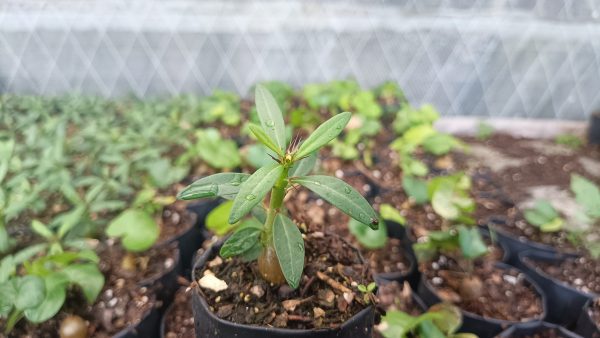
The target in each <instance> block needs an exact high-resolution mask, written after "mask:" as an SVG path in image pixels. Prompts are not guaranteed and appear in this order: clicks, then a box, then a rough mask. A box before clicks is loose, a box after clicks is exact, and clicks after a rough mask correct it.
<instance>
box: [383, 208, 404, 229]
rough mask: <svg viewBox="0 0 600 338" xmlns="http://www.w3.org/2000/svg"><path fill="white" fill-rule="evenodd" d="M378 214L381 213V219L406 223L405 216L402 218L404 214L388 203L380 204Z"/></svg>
mask: <svg viewBox="0 0 600 338" xmlns="http://www.w3.org/2000/svg"><path fill="white" fill-rule="evenodd" d="M379 214H380V215H381V218H382V219H385V220H389V221H392V222H396V223H398V224H401V225H405V224H406V218H404V216H402V215H401V214H400V211H398V210H396V208H394V207H393V206H391V205H390V204H387V203H385V204H382V205H381V206H380V207H379Z"/></svg>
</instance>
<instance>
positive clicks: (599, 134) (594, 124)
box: [587, 112, 600, 145]
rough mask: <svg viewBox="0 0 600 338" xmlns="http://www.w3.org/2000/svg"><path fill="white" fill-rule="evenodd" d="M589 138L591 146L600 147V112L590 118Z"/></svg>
mask: <svg viewBox="0 0 600 338" xmlns="http://www.w3.org/2000/svg"><path fill="white" fill-rule="evenodd" d="M587 138H588V143H589V144H594V145H600V112H595V113H593V114H592V116H590V125H589V127H588V135H587Z"/></svg>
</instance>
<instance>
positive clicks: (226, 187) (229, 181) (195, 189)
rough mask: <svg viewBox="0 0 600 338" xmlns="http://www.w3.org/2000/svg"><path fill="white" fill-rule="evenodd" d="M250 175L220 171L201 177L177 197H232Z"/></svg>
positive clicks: (190, 198) (189, 198)
mask: <svg viewBox="0 0 600 338" xmlns="http://www.w3.org/2000/svg"><path fill="white" fill-rule="evenodd" d="M249 177H250V175H249V174H242V173H220V174H214V175H211V176H208V177H203V178H201V179H199V180H197V181H196V182H194V183H192V184H190V185H188V186H187V187H185V189H183V190H182V191H181V192H180V193H179V194H178V195H177V198H178V199H180V200H193V199H198V198H206V197H223V198H225V199H228V200H231V199H234V198H235V196H236V195H237V193H238V192H239V191H240V186H241V185H242V183H244V182H245V181H246V180H247V179H248V178H249Z"/></svg>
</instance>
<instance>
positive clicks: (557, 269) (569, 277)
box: [528, 256, 600, 294]
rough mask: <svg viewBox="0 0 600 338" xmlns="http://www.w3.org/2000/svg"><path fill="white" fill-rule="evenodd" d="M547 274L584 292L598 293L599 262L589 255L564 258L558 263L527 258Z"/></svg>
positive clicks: (599, 289) (599, 283)
mask: <svg viewBox="0 0 600 338" xmlns="http://www.w3.org/2000/svg"><path fill="white" fill-rule="evenodd" d="M528 263H529V264H533V265H534V266H535V267H537V268H539V269H541V270H542V271H544V272H545V273H547V274H548V275H549V276H551V277H553V278H556V279H557V280H559V281H562V282H564V283H566V284H568V285H570V286H571V287H573V288H575V289H578V290H580V291H582V292H586V293H596V294H600V262H599V261H598V260H596V259H593V258H591V257H589V256H583V257H578V258H573V259H565V260H564V261H562V262H560V263H550V262H541V261H534V260H528Z"/></svg>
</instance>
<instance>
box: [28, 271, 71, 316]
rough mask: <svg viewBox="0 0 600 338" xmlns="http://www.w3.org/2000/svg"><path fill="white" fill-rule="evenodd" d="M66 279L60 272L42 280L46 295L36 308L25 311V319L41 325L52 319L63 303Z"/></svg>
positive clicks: (67, 281)
mask: <svg viewBox="0 0 600 338" xmlns="http://www.w3.org/2000/svg"><path fill="white" fill-rule="evenodd" d="M68 284H69V280H68V278H67V277H66V276H65V275H64V274H63V273H60V272H55V273H52V274H50V275H48V276H46V277H45V278H44V285H45V290H46V294H45V297H44V298H43V301H42V302H41V303H40V304H39V305H38V306H36V307H33V308H29V309H27V310H25V317H26V318H27V320H29V321H30V322H32V323H42V322H45V321H47V320H48V319H50V318H52V317H54V315H56V314H57V313H58V311H59V310H60V308H61V307H62V306H63V304H64V302H65V297H66V292H67V285H68Z"/></svg>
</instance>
